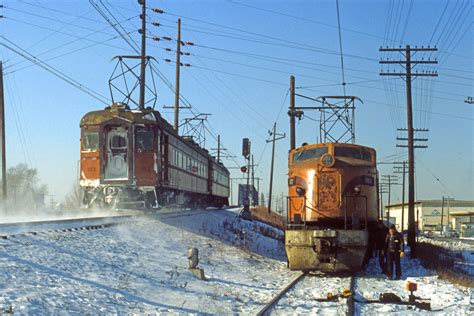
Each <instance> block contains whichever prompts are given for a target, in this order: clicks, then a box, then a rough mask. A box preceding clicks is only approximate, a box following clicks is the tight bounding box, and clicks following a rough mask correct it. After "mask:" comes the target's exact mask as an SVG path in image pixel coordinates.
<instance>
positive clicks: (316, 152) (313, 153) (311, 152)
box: [293, 147, 328, 163]
mask: <svg viewBox="0 0 474 316" xmlns="http://www.w3.org/2000/svg"><path fill="white" fill-rule="evenodd" d="M327 152H328V148H327V147H316V148H311V149H307V150H303V151H300V152H298V153H296V154H293V163H298V162H301V161H304V160H308V159H315V158H321V156H322V155H324V154H326V153H327Z"/></svg>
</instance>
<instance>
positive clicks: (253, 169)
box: [252, 154, 258, 206]
mask: <svg viewBox="0 0 474 316" xmlns="http://www.w3.org/2000/svg"><path fill="white" fill-rule="evenodd" d="M252 189H255V168H254V163H253V154H252ZM252 193H253V191H252ZM257 198H258V197H257ZM255 202H256V201H255V199H254V196H253V194H252V205H253V206H256V203H255Z"/></svg>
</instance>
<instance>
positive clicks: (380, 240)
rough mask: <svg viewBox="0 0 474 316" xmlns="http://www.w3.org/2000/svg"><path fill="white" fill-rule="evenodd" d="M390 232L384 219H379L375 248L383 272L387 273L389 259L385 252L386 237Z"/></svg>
mask: <svg viewBox="0 0 474 316" xmlns="http://www.w3.org/2000/svg"><path fill="white" fill-rule="evenodd" d="M387 234H388V228H387V227H386V226H385V225H384V224H383V221H381V220H378V221H377V227H376V230H375V250H376V252H377V257H378V259H379V265H380V269H382V273H385V274H387V260H386V253H385V238H386V237H387Z"/></svg>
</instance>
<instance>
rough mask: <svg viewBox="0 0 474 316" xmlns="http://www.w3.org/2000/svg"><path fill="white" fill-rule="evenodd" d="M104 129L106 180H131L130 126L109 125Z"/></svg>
mask: <svg viewBox="0 0 474 316" xmlns="http://www.w3.org/2000/svg"><path fill="white" fill-rule="evenodd" d="M104 131H105V146H104V147H105V148H104V149H105V150H104V155H105V157H104V158H105V159H104V160H105V161H104V162H105V166H104V180H106V181H107V180H121V181H124V180H129V160H130V159H129V153H128V142H129V139H128V128H127V127H124V126H109V127H107V128H105V129H104Z"/></svg>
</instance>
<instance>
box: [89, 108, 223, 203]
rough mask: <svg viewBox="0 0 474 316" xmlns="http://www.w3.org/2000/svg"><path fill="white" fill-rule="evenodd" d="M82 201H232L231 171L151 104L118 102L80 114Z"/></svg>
mask: <svg viewBox="0 0 474 316" xmlns="http://www.w3.org/2000/svg"><path fill="white" fill-rule="evenodd" d="M80 128H81V159H80V186H81V188H82V190H83V198H82V202H83V206H85V207H91V206H99V207H126V206H127V205H130V204H133V205H134V206H136V205H141V206H143V207H147V208H156V207H160V206H165V205H170V204H174V205H182V206H186V207H206V206H215V207H222V206H224V205H228V204H229V201H228V197H229V171H228V170H227V168H225V167H224V165H223V164H222V163H221V162H218V161H216V159H215V157H213V156H211V155H210V154H209V152H208V151H207V150H206V149H203V148H201V147H200V146H199V145H198V144H196V143H195V142H194V141H193V140H192V138H189V137H183V136H180V135H178V134H177V133H176V131H175V130H174V129H173V127H172V126H171V125H170V124H169V123H168V122H167V121H166V120H165V119H164V118H163V117H162V116H161V115H160V113H159V112H158V111H155V110H153V109H150V108H148V109H143V110H131V109H130V108H129V107H128V106H127V105H125V104H122V103H114V104H112V105H111V106H109V107H106V108H105V109H104V110H100V111H93V112H89V113H87V114H86V115H84V117H83V118H82V119H81V122H80Z"/></svg>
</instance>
